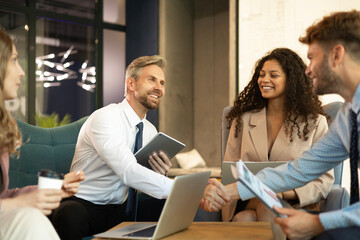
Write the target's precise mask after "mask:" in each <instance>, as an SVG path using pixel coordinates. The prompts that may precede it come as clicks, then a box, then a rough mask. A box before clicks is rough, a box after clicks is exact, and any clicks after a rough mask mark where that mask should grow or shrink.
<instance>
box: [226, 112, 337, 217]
mask: <svg viewBox="0 0 360 240" xmlns="http://www.w3.org/2000/svg"><path fill="white" fill-rule="evenodd" d="M242 120H243V128H242V133H240V134H239V135H238V137H237V138H235V136H234V133H235V125H236V120H234V121H233V122H232V125H231V128H230V133H229V139H228V142H227V145H226V150H225V156H224V161H232V162H235V161H238V160H239V159H241V160H243V161H244V162H268V161H291V160H296V159H297V158H298V157H299V156H300V155H301V154H302V152H304V151H305V150H307V149H308V148H309V147H310V146H311V145H312V144H313V143H315V142H316V141H317V140H318V139H319V138H320V137H321V136H323V135H324V134H325V133H326V132H327V130H328V125H327V122H326V118H325V117H324V116H323V115H320V116H319V117H318V119H317V120H316V123H314V122H313V121H310V122H309V126H308V129H309V133H308V135H307V136H308V139H307V140H306V141H305V140H304V139H299V138H298V136H297V135H296V134H293V141H292V142H290V135H288V136H287V135H286V133H285V128H284V125H283V126H282V127H281V129H280V132H279V134H278V136H277V137H276V139H275V142H274V144H273V147H272V149H271V152H270V158H268V143H267V130H266V129H267V128H266V108H264V109H262V110H261V111H260V112H248V113H245V114H244V115H243V116H242ZM300 127H301V131H302V129H303V127H304V124H301V125H300ZM333 183H334V176H333V170H331V171H329V172H328V173H326V174H324V175H322V176H321V177H320V178H318V179H316V180H314V181H312V182H310V183H308V184H307V185H305V186H303V187H301V188H297V189H295V192H296V194H297V196H298V198H299V205H298V207H304V206H307V205H310V204H313V203H317V202H318V201H320V200H322V199H325V198H326V196H327V195H328V193H329V191H330V189H331V187H332V185H333ZM236 202H237V201H231V202H230V204H228V205H227V206H226V207H225V208H223V210H222V217H223V221H229V220H231V219H232V218H233V216H234V212H235V207H236Z"/></svg>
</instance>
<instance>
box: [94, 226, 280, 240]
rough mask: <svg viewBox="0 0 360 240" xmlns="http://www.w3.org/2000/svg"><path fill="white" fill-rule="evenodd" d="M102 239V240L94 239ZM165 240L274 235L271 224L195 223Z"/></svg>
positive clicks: (260, 238)
mask: <svg viewBox="0 0 360 240" xmlns="http://www.w3.org/2000/svg"><path fill="white" fill-rule="evenodd" d="M129 224H133V223H132V222H123V223H121V224H119V225H117V226H116V227H114V228H113V229H116V228H119V227H124V226H127V225H129ZM94 239H98V240H99V239H100V238H94ZM163 239H164V240H175V239H176V240H182V239H184V240H185V239H186V240H188V239H196V240H201V239H206V240H208V239H226V240H231V239H236V240H241V239H247V240H248V239H250V240H257V239H258V240H272V239H273V234H272V230H271V225H270V223H269V222H249V223H244V222H239V223H236V222H194V223H193V224H192V225H191V226H190V227H189V228H187V229H185V230H183V231H181V232H178V233H175V234H173V235H170V236H167V237H165V238H163Z"/></svg>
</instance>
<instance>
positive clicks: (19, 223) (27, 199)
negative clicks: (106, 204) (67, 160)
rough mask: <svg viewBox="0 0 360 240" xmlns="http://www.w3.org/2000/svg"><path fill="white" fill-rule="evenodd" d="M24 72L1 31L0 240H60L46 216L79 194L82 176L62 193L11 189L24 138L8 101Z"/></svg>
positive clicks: (72, 176) (74, 176)
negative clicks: (12, 157) (14, 159)
mask: <svg viewBox="0 0 360 240" xmlns="http://www.w3.org/2000/svg"><path fill="white" fill-rule="evenodd" d="M22 77H24V71H23V70H22V68H21V66H20V65H19V62H18V53H17V51H16V48H15V46H14V44H13V41H12V40H11V38H10V37H9V36H8V35H7V34H6V33H5V32H4V31H2V30H0V239H59V237H58V235H57V234H56V231H55V229H54V228H53V226H52V225H51V223H50V221H49V220H48V218H47V217H46V216H45V215H49V214H50V213H51V211H52V210H53V209H55V208H57V207H58V206H59V204H60V200H61V199H62V198H65V197H69V196H72V195H73V194H74V193H76V192H77V191H78V186H79V181H82V180H83V179H84V175H83V173H82V172H79V173H69V174H66V176H65V179H64V183H63V188H62V190H57V189H38V188H37V186H28V187H24V188H21V189H18V188H16V189H8V186H9V172H8V171H9V154H14V153H18V152H17V150H16V148H17V147H19V146H20V145H21V134H20V132H19V130H18V128H17V124H16V121H15V119H13V118H12V117H11V116H10V113H9V112H8V111H7V110H6V108H5V100H10V99H15V98H16V97H17V90H18V89H19V86H20V79H21V78H22Z"/></svg>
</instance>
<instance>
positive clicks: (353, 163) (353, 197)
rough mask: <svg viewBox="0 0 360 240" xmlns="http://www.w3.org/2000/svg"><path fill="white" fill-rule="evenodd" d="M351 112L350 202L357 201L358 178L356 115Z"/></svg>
mask: <svg viewBox="0 0 360 240" xmlns="http://www.w3.org/2000/svg"><path fill="white" fill-rule="evenodd" d="M350 112H351V124H352V126H351V138H350V172H351V181H350V204H353V203H356V202H358V201H359V180H358V161H359V149H358V129H357V119H356V118H357V116H356V113H354V111H352V110H350Z"/></svg>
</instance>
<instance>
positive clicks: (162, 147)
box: [135, 132, 185, 169]
mask: <svg viewBox="0 0 360 240" xmlns="http://www.w3.org/2000/svg"><path fill="white" fill-rule="evenodd" d="M184 147H185V144H183V143H182V142H180V141H178V140H176V139H174V138H172V137H170V136H168V135H166V134H165V133H162V132H159V133H158V134H156V135H155V136H154V137H153V138H152V139H151V140H150V141H149V143H148V144H146V145H145V146H143V147H142V148H140V149H139V150H138V151H137V152H136V153H135V157H136V160H137V162H138V163H139V164H141V165H143V166H144V167H147V168H149V169H151V167H150V165H149V162H148V160H149V157H150V155H152V154H153V153H154V152H156V153H159V152H160V151H162V152H164V153H165V154H166V156H167V157H168V158H169V159H171V158H173V157H174V156H175V155H176V154H177V153H178V152H180V151H181V150H182V149H183V148H184Z"/></svg>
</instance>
